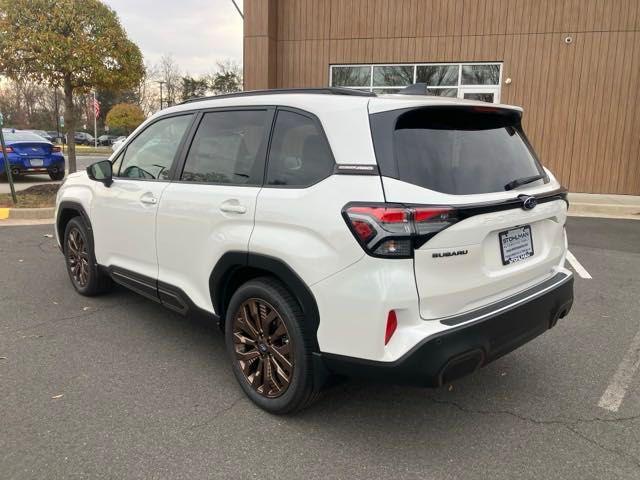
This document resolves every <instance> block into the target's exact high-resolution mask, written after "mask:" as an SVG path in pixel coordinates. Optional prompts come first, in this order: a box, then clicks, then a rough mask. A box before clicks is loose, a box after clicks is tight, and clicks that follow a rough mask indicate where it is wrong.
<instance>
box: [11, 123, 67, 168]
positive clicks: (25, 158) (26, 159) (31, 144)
mask: <svg viewBox="0 0 640 480" xmlns="http://www.w3.org/2000/svg"><path fill="white" fill-rule="evenodd" d="M3 133H4V140H5V143H6V152H7V157H9V164H10V165H11V173H12V174H13V175H14V176H16V175H30V174H39V173H40V174H41V173H48V174H49V177H51V180H62V179H63V178H64V156H63V155H62V150H61V148H60V147H59V146H56V145H53V144H52V143H51V142H49V141H47V140H45V139H44V138H42V137H41V136H39V135H36V134H34V133H29V132H21V131H19V130H10V131H6V130H5V131H3ZM0 153H2V152H0ZM0 176H2V177H5V176H6V172H5V167H4V160H2V158H0Z"/></svg>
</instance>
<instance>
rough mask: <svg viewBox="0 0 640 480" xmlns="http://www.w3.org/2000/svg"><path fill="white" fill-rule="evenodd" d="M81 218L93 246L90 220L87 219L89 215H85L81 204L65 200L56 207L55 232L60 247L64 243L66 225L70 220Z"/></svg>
mask: <svg viewBox="0 0 640 480" xmlns="http://www.w3.org/2000/svg"><path fill="white" fill-rule="evenodd" d="M75 217H81V218H82V220H83V221H84V223H85V224H86V226H87V229H88V230H89V233H90V241H91V244H92V246H93V228H92V226H91V220H90V219H89V215H87V212H86V210H85V209H84V207H83V206H82V204H80V203H78V202H72V201H68V200H65V201H63V202H60V205H58V215H57V217H56V230H57V233H58V238H59V239H60V245H61V246H62V245H63V242H64V231H65V229H66V228H67V224H68V223H69V222H70V221H71V219H72V218H75ZM63 248H64V247H63Z"/></svg>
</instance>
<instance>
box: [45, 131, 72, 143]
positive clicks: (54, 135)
mask: <svg viewBox="0 0 640 480" xmlns="http://www.w3.org/2000/svg"><path fill="white" fill-rule="evenodd" d="M47 133H48V134H49V136H50V137H51V142H53V143H67V141H66V139H65V138H64V133H62V132H60V133H58V132H57V131H55V130H49V131H48V132H47Z"/></svg>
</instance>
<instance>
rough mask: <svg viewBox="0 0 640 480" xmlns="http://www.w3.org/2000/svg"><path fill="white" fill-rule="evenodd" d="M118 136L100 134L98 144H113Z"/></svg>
mask: <svg viewBox="0 0 640 480" xmlns="http://www.w3.org/2000/svg"><path fill="white" fill-rule="evenodd" d="M116 138H118V137H117V136H115V135H106V134H105V135H100V136H99V137H98V145H102V146H109V145H112V144H113V141H114V140H115V139H116Z"/></svg>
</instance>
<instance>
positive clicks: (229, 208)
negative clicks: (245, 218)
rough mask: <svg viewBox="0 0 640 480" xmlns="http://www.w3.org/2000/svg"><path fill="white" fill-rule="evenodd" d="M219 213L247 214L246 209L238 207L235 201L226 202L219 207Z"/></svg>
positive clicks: (241, 206)
mask: <svg viewBox="0 0 640 480" xmlns="http://www.w3.org/2000/svg"><path fill="white" fill-rule="evenodd" d="M220 211H221V212H225V213H239V214H243V213H247V207H245V206H244V205H240V204H239V203H238V201H237V200H227V201H226V202H224V203H223V204H222V205H220Z"/></svg>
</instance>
